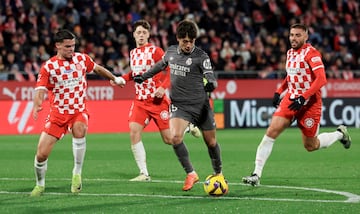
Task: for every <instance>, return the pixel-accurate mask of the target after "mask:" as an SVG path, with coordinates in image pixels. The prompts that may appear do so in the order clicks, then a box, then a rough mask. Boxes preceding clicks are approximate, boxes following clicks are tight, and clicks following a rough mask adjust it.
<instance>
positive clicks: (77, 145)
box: [72, 137, 86, 175]
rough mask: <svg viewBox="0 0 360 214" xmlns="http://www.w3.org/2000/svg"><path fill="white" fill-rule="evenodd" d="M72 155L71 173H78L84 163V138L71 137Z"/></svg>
mask: <svg viewBox="0 0 360 214" xmlns="http://www.w3.org/2000/svg"><path fill="white" fill-rule="evenodd" d="M72 145H73V156H74V168H73V175H76V174H80V175H81V170H82V167H83V163H84V158H85V151H86V139H85V137H83V138H73V139H72Z"/></svg>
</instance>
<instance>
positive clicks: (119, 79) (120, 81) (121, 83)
mask: <svg viewBox="0 0 360 214" xmlns="http://www.w3.org/2000/svg"><path fill="white" fill-rule="evenodd" d="M110 84H111V85H113V86H115V85H118V86H120V87H124V86H125V84H126V81H125V79H124V78H122V77H115V78H114V81H113V80H110Z"/></svg>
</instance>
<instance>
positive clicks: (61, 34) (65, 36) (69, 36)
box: [54, 30, 76, 43]
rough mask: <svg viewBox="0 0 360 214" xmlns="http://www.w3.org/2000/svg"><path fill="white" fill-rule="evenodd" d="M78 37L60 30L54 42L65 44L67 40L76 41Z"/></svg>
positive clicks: (67, 31)
mask: <svg viewBox="0 0 360 214" xmlns="http://www.w3.org/2000/svg"><path fill="white" fill-rule="evenodd" d="M75 38H76V36H75V35H74V34H73V33H71V32H70V31H69V30H59V31H58V32H57V33H56V34H55V36H54V42H55V43H56V42H63V41H64V40H65V39H75Z"/></svg>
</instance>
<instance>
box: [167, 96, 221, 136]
mask: <svg viewBox="0 0 360 214" xmlns="http://www.w3.org/2000/svg"><path fill="white" fill-rule="evenodd" d="M170 117H171V118H181V119H184V120H186V121H189V122H191V123H192V124H194V125H196V126H197V127H199V128H200V129H201V130H204V131H206V130H213V129H215V128H216V124H215V119H214V112H213V110H212V109H211V107H210V104H209V102H208V101H206V102H205V103H204V104H203V105H191V106H190V105H183V104H176V103H171V105H170Z"/></svg>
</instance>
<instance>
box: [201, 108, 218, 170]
mask: <svg viewBox="0 0 360 214" xmlns="http://www.w3.org/2000/svg"><path fill="white" fill-rule="evenodd" d="M203 114H204V115H206V117H202V118H204V120H203V121H200V127H201V130H203V131H202V134H203V139H204V142H205V144H206V146H207V148H208V153H209V157H210V160H211V165H212V168H213V170H214V174H221V173H222V161H221V152H220V145H219V144H218V142H217V141H216V126H215V119H214V113H213V111H212V109H210V108H209V109H205V110H204V112H203Z"/></svg>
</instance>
